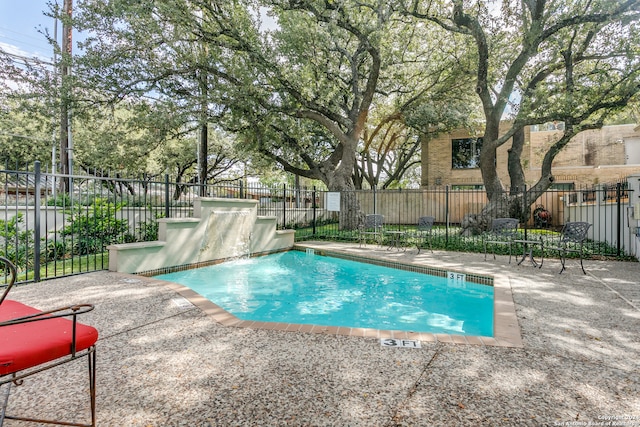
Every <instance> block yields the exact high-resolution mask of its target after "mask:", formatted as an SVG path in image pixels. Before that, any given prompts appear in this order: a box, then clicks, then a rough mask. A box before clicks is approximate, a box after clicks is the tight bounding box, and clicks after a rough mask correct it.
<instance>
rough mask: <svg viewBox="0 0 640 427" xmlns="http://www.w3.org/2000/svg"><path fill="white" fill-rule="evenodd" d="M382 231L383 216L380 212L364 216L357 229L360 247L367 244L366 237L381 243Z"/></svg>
mask: <svg viewBox="0 0 640 427" xmlns="http://www.w3.org/2000/svg"><path fill="white" fill-rule="evenodd" d="M383 233H384V216H383V215H380V214H370V215H366V216H365V217H364V223H363V224H361V225H360V228H359V230H358V240H359V242H360V247H362V246H363V245H364V246H367V238H370V237H373V240H374V241H375V242H377V243H378V245H382V242H383V238H384V236H383Z"/></svg>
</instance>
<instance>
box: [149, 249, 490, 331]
mask: <svg viewBox="0 0 640 427" xmlns="http://www.w3.org/2000/svg"><path fill="white" fill-rule="evenodd" d="M154 277H155V278H157V279H161V280H167V281H171V282H175V283H179V284H181V285H184V286H186V287H188V288H190V289H192V290H193V291H195V292H197V293H198V294H200V295H202V296H203V297H205V298H207V299H208V300H210V301H212V302H213V303H215V304H217V305H218V306H220V307H222V308H223V309H225V310H226V311H228V312H229V313H231V314H233V315H234V316H236V317H237V318H239V319H243V320H253V321H260V322H285V323H295V324H313V325H325V326H344V327H350V328H374V329H383V330H398V331H412V332H430V333H434V334H435V333H446V334H455V335H476V336H487V337H491V336H493V335H494V334H493V330H494V325H493V319H494V313H493V307H494V301H493V299H494V290H493V287H492V286H488V285H482V284H477V283H472V282H462V283H460V282H457V281H456V282H452V281H451V280H449V279H447V278H446V277H438V276H432V275H427V274H423V273H417V272H412V271H405V270H399V269H395V268H390V267H384V266H379V265H374V264H368V263H362V262H355V261H351V260H345V259H340V258H334V257H325V256H320V255H308V254H306V253H304V252H300V251H289V252H284V253H278V254H272V255H267V256H263V257H256V258H251V259H244V260H237V261H231V262H226V263H223V264H217V265H213V266H208V267H203V268H198V269H193V270H185V271H179V272H174V273H169V274H162V275H157V276H154Z"/></svg>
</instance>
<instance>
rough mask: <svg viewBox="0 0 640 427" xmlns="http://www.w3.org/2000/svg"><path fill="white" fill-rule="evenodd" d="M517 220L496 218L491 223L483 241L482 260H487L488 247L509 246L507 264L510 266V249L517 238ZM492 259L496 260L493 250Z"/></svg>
mask: <svg viewBox="0 0 640 427" xmlns="http://www.w3.org/2000/svg"><path fill="white" fill-rule="evenodd" d="M519 222H520V220H519V219H517V218H496V219H494V220H493V221H491V230H489V233H488V234H487V235H486V236H485V240H484V259H485V261H486V260H487V249H488V248H489V245H494V246H495V245H507V246H509V264H511V247H512V246H513V240H514V239H515V238H516V237H517V236H518V223H519ZM492 253H493V259H496V253H495V250H494V251H492Z"/></svg>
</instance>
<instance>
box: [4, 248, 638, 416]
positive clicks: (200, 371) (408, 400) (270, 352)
mask: <svg viewBox="0 0 640 427" xmlns="http://www.w3.org/2000/svg"><path fill="white" fill-rule="evenodd" d="M310 245H312V246H313V247H315V248H316V249H318V250H322V249H323V248H324V249H331V250H342V251H348V252H351V253H355V254H362V255H368V256H376V257H385V258H391V259H395V260H397V261H399V262H412V263H418V264H421V265H429V266H434V267H438V268H446V269H452V270H456V269H457V270H466V271H473V272H475V273H479V274H490V275H498V274H500V275H504V276H505V277H506V278H507V279H508V281H509V283H510V286H511V290H512V294H513V300H514V303H515V309H516V314H517V319H518V323H519V326H520V330H521V337H522V344H523V346H522V347H520V348H516V347H500V346H489V345H486V346H485V345H469V344H454V343H448V342H442V341H434V342H424V343H423V344H422V348H421V349H409V348H388V347H383V346H381V344H380V340H379V339H376V338H368V337H353V336H345V335H334V334H317V333H316V334H314V333H303V332H283V331H277V330H264V329H250V328H237V327H229V326H223V325H221V324H219V323H218V322H216V321H215V320H214V319H213V318H212V317H211V316H208V315H207V314H205V313H203V312H202V311H201V310H200V309H198V308H196V307H194V306H192V305H189V304H181V302H182V303H183V302H184V300H183V299H181V297H180V296H179V295H178V294H176V293H175V291H173V290H172V289H171V288H170V287H168V286H165V284H164V282H161V281H158V280H155V279H148V278H144V277H137V276H130V275H125V274H117V273H111V272H95V273H90V274H83V275H78V276H73V277H69V278H65V279H59V280H52V281H46V282H41V283H37V284H29V285H24V286H20V287H18V288H16V289H14V290H13V291H12V295H10V297H11V298H12V299H18V300H20V301H22V302H25V303H28V304H31V305H34V306H37V307H39V308H41V309H46V308H52V307H56V306H60V305H65V304H67V303H74V302H91V303H94V304H95V306H96V309H95V310H94V311H93V312H91V313H89V314H88V315H85V316H84V319H83V321H84V322H85V323H89V324H92V325H94V326H96V327H97V328H98V330H99V331H100V334H101V338H100V340H99V341H98V350H97V351H98V353H97V354H98V403H97V411H98V425H99V426H118V427H121V426H156V427H157V426H244V425H249V426H367V427H368V426H434V425H435V426H478V425H486V426H502V425H504V426H528V425H530V426H540V425H548V426H558V425H589V424H588V423H591V425H624V426H638V427H640V376H639V375H638V372H639V371H640V284H639V283H638V282H639V281H640V264H639V263H622V262H614V261H587V262H586V263H585V265H586V269H587V275H583V274H582V271H581V270H580V266H579V263H578V262H577V261H572V260H569V262H568V265H567V271H565V272H564V273H563V274H562V275H558V272H559V271H560V263H559V261H558V260H545V263H544V266H543V268H542V269H541V270H539V269H536V268H533V267H532V266H530V265H525V264H526V263H524V264H523V265H522V266H515V265H514V264H511V265H510V264H508V263H507V257H505V256H499V257H498V259H497V260H495V261H494V260H493V259H490V260H488V261H487V262H485V261H484V257H483V256H482V255H479V254H464V253H453V252H439V251H436V252H435V253H430V252H429V251H422V252H421V253H420V254H419V255H417V254H416V251H415V250H413V251H407V252H399V251H395V250H393V251H387V250H385V249H378V248H374V247H371V246H369V247H367V248H363V249H360V248H358V247H357V246H354V245H348V244H337V243H325V242H315V243H311V244H310ZM70 365H74V364H70ZM85 370H86V368H85V365H84V364H83V363H82V364H79V365H77V366H65V367H61V368H58V369H57V370H53V371H56V373H58V374H60V373H62V374H63V375H62V378H63V379H62V380H60V381H58V382H56V381H55V379H54V377H53V376H52V375H51V374H50V373H45V374H41V375H39V376H37V377H34V378H33V379H31V380H28V381H26V382H25V384H24V385H22V386H20V387H18V388H17V389H15V390H14V392H13V393H12V396H11V400H10V401H9V408H8V410H9V411H10V412H24V411H31V413H32V414H33V415H35V416H56V415H62V416H65V415H69V414H71V415H73V414H75V415H76V420H77V418H78V417H79V418H85V419H86V413H87V411H86V409H85V407H86V406H88V405H85V404H84V403H85V402H84V401H81V402H78V401H76V400H78V399H79V398H80V400H82V397H84V396H83V395H82V393H83V391H85V390H87V389H88V387H87V384H86V383H87V381H86V378H85V377H86V372H85ZM65 389H67V390H68V389H70V390H71V395H72V397H73V398H75V400H72V399H70V398H69V397H66V396H65V392H66V391H65ZM72 418H73V417H72ZM608 422H611V424H606V423H608ZM616 423H617V424H616ZM18 425H23V424H21V423H17V422H11V421H6V422H5V426H9V427H11V426H18ZM25 425H26V424H25Z"/></svg>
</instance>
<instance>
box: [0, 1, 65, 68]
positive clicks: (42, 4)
mask: <svg viewBox="0 0 640 427" xmlns="http://www.w3.org/2000/svg"><path fill="white" fill-rule="evenodd" d="M47 1H48V0H0V48H1V49H2V50H4V51H5V52H9V53H11V54H16V55H21V56H29V57H31V56H38V57H40V58H42V59H51V57H52V56H53V51H52V49H51V46H49V44H48V43H47V40H46V39H45V37H44V36H43V35H42V34H41V33H39V32H38V30H41V31H42V32H44V30H45V29H48V30H49V32H50V33H51V34H53V27H54V23H53V19H52V18H49V17H47V16H44V14H43V11H48V10H49V7H48V6H47ZM51 1H52V2H55V0H51ZM58 2H59V3H60V4H62V0H58ZM58 33H60V30H58Z"/></svg>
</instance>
